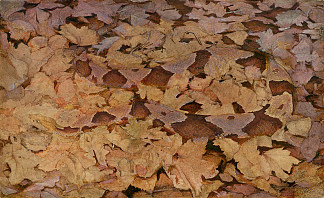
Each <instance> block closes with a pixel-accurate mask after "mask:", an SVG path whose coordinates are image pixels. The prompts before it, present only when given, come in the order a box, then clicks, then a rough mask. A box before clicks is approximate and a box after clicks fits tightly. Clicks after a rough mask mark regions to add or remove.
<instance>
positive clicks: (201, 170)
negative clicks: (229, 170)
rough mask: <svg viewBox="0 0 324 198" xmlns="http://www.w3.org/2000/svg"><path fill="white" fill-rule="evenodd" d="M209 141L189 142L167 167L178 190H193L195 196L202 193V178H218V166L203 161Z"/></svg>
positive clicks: (180, 149) (167, 171)
mask: <svg viewBox="0 0 324 198" xmlns="http://www.w3.org/2000/svg"><path fill="white" fill-rule="evenodd" d="M206 143H207V139H197V140H195V141H191V140H189V141H187V142H186V143H185V144H183V145H182V146H181V147H180V148H179V149H178V151H177V155H176V156H175V159H174V161H173V163H172V164H171V166H169V167H165V170H166V173H167V174H168V175H169V177H170V178H171V180H172V181H173V184H174V186H175V187H177V188H181V189H191V190H192V191H193V194H195V195H198V194H200V192H201V186H202V176H204V177H205V178H206V179H208V178H212V177H214V176H216V173H217V171H216V168H217V165H216V164H214V163H212V162H210V161H206V160H203V158H202V155H203V154H204V153H205V146H206Z"/></svg>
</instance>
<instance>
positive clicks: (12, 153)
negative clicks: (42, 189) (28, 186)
mask: <svg viewBox="0 0 324 198" xmlns="http://www.w3.org/2000/svg"><path fill="white" fill-rule="evenodd" d="M1 161H4V162H6V163H8V165H9V167H10V174H9V182H10V183H11V184H12V185H15V184H19V183H20V182H21V181H22V180H24V179H29V180H31V181H32V182H37V181H39V180H41V179H43V177H44V176H45V173H44V172H42V171H41V170H38V169H37V168H35V167H36V166H37V165H38V164H39V162H40V159H39V158H38V157H37V156H36V155H35V154H33V153H32V152H31V151H28V150H27V149H26V148H25V147H23V146H22V145H21V144H20V142H19V140H18V142H17V141H13V144H7V145H6V146H5V147H3V149H2V154H1Z"/></svg>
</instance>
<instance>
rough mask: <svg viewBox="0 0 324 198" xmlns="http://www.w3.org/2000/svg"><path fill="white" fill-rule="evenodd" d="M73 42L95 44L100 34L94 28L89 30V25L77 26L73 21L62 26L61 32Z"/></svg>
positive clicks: (83, 44) (84, 44)
mask: <svg viewBox="0 0 324 198" xmlns="http://www.w3.org/2000/svg"><path fill="white" fill-rule="evenodd" d="M59 33H60V34H62V35H63V36H64V37H65V38H67V39H69V40H70V41H71V42H72V43H74V44H78V45H80V46H87V45H95V44H97V43H98V36H97V33H96V32H95V31H94V30H89V29H88V27H85V26H83V27H81V28H77V27H75V26H74V25H72V24H71V23H69V24H66V25H63V26H61V31H60V32H59Z"/></svg>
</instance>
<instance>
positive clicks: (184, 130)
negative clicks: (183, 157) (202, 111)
mask: <svg viewBox="0 0 324 198" xmlns="http://www.w3.org/2000/svg"><path fill="white" fill-rule="evenodd" d="M172 128H174V130H175V131H176V132H177V133H179V134H180V135H181V136H182V138H183V140H184V141H187V140H189V139H195V138H202V137H204V138H209V139H213V138H214V137H216V136H218V135H220V134H221V133H222V130H221V129H220V128H219V127H217V126H214V125H213V124H210V123H208V122H206V120H205V119H204V117H202V116H196V115H188V118H187V119H186V120H185V121H182V122H177V123H174V124H172Z"/></svg>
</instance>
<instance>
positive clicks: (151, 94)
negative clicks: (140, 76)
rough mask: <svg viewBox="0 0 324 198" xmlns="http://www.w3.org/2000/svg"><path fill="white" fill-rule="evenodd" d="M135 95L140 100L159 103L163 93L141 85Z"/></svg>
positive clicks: (154, 88) (155, 88)
mask: <svg viewBox="0 0 324 198" xmlns="http://www.w3.org/2000/svg"><path fill="white" fill-rule="evenodd" d="M137 93H138V94H139V95H140V96H141V98H142V99H145V98H147V99H148V100H154V101H160V100H161V99H162V98H163V91H161V89H159V88H157V87H153V86H146V85H143V84H139V85H138V91H137Z"/></svg>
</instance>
